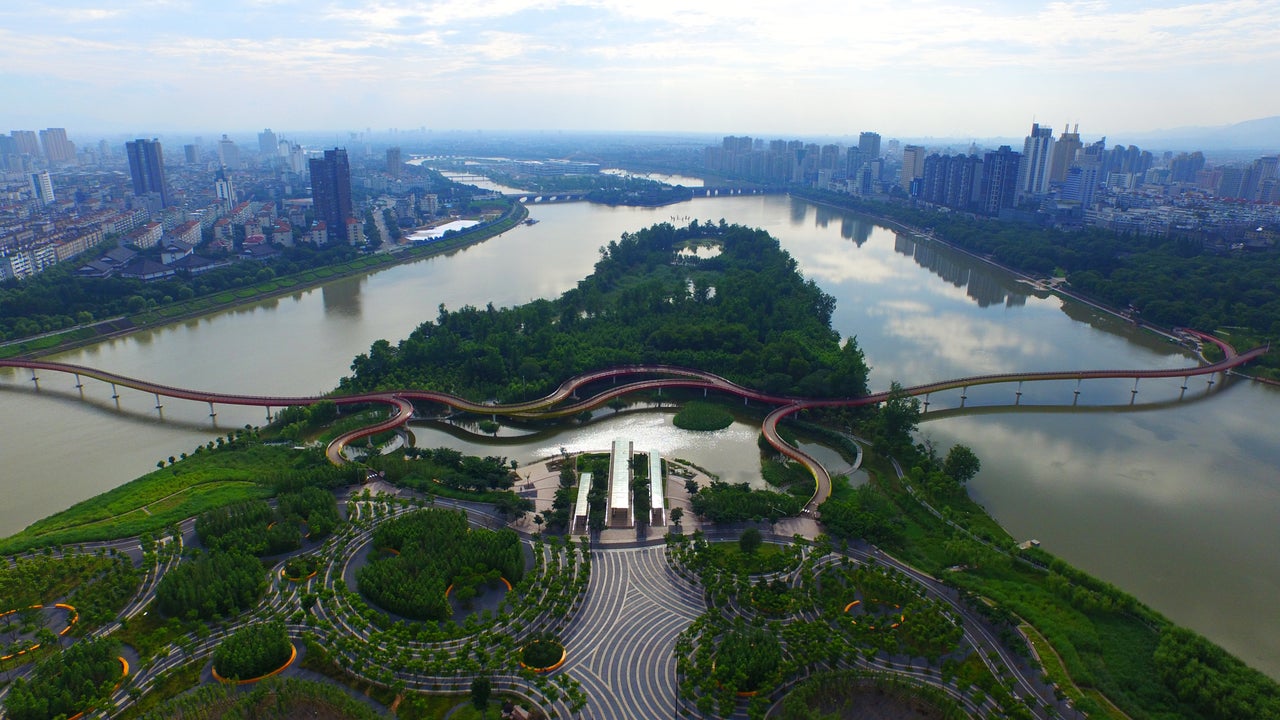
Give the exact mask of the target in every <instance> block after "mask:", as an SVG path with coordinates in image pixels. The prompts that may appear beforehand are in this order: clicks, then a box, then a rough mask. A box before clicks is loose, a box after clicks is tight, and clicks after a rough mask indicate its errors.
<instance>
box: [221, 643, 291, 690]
mask: <svg viewBox="0 0 1280 720" xmlns="http://www.w3.org/2000/svg"><path fill="white" fill-rule="evenodd" d="M289 647H290V648H292V649H293V652H292V653H291V654H290V655H289V659H288V661H286V662H285V664H283V665H281V666H280V667H278V668H276V669H275V670H272V671H271V672H269V673H267V674H266V675H259V676H258V677H256V678H249V679H248V680H231V679H228V678H224V677H222V676H221V675H219V674H218V669H217V668H215V667H213V666H210V667H209V670H210V672H212V673H213V679H214V680H217V681H218V682H220V683H228V684H230V683H232V682H234V683H235V684H237V685H248V684H250V683H256V682H258V681H259V680H266V679H267V678H269V677H274V676H276V675H279V674H280V673H282V672H284V671H285V670H288V669H289V666H290V665H292V664H293V661H294V660H297V659H298V646H297V645H294V644H293V641H292V640H290V641H289Z"/></svg>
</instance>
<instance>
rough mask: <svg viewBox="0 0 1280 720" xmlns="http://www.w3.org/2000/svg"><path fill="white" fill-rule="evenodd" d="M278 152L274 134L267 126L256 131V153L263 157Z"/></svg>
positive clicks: (272, 155) (273, 155)
mask: <svg viewBox="0 0 1280 720" xmlns="http://www.w3.org/2000/svg"><path fill="white" fill-rule="evenodd" d="M279 152H280V149H279V144H278V142H277V140H276V134H275V133H273V132H271V128H267V129H266V130H263V131H262V132H260V133H258V153H259V154H261V155H262V156H263V157H275V156H276V155H278V154H279Z"/></svg>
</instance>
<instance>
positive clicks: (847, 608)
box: [844, 600, 862, 612]
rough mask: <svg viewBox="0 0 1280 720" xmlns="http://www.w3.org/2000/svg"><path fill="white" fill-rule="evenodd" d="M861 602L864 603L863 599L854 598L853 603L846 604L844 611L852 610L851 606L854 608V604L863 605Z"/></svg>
mask: <svg viewBox="0 0 1280 720" xmlns="http://www.w3.org/2000/svg"><path fill="white" fill-rule="evenodd" d="M861 604H862V601H861V600H854V601H853V602H851V603H849V604H848V605H845V606H844V611H845V612H849V610H850V609H851V608H853V607H854V606H856V605H861Z"/></svg>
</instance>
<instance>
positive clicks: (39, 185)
mask: <svg viewBox="0 0 1280 720" xmlns="http://www.w3.org/2000/svg"><path fill="white" fill-rule="evenodd" d="M31 192H32V196H33V197H35V199H36V202H38V203H40V205H41V206H46V205H50V204H52V203H53V200H54V197H53V180H52V179H51V178H50V177H49V171H48V170H41V171H40V172H34V173H31Z"/></svg>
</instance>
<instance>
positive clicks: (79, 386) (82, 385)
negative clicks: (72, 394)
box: [75, 373, 84, 390]
mask: <svg viewBox="0 0 1280 720" xmlns="http://www.w3.org/2000/svg"><path fill="white" fill-rule="evenodd" d="M75 375H76V389H77V390H83V389H84V383H82V382H80V373H76V374H75Z"/></svg>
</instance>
